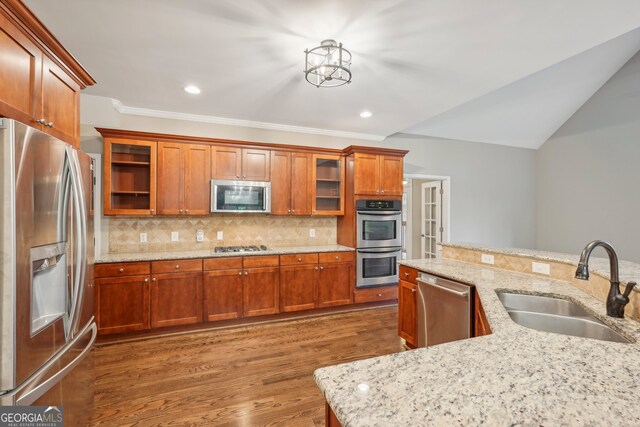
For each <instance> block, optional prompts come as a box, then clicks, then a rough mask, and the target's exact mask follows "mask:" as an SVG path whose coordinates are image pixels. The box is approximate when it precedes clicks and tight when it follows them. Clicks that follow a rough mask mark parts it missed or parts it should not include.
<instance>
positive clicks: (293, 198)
mask: <svg viewBox="0 0 640 427" xmlns="http://www.w3.org/2000/svg"><path fill="white" fill-rule="evenodd" d="M311 161H312V156H311V154H308V153H297V152H286V151H277V150H274V151H272V152H271V213H272V214H273V215H311V182H312V181H311V180H312V170H311V166H312V164H311Z"/></svg>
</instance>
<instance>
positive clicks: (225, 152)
mask: <svg viewBox="0 0 640 427" xmlns="http://www.w3.org/2000/svg"><path fill="white" fill-rule="evenodd" d="M241 172H242V149H241V148H235V147H212V148H211V175H212V176H213V178H214V179H233V180H238V179H241V178H242V173H241Z"/></svg>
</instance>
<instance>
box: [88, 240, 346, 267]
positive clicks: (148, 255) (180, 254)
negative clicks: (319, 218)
mask: <svg viewBox="0 0 640 427" xmlns="http://www.w3.org/2000/svg"><path fill="white" fill-rule="evenodd" d="M267 247H268V248H269V249H268V250H266V251H260V252H225V253H216V252H214V250H213V249H203V250H199V251H176V252H130V253H111V254H107V255H102V256H100V257H98V258H96V260H95V261H94V262H95V263H96V264H104V263H110V262H131V261H160V260H165V259H193V258H218V257H230V256H253V255H285V254H298V253H312V252H348V251H354V249H353V248H349V247H347V246H342V245H322V246H283V247H269V246H267Z"/></svg>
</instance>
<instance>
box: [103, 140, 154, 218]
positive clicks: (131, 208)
mask: <svg viewBox="0 0 640 427" xmlns="http://www.w3.org/2000/svg"><path fill="white" fill-rule="evenodd" d="M156 154H157V143H156V142H155V141H134V140H129V139H120V138H105V140H104V169H103V170H104V184H103V188H104V214H105V215H154V214H155V210H156Z"/></svg>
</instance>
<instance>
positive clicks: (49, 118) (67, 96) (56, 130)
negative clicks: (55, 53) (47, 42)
mask: <svg viewBox="0 0 640 427" xmlns="http://www.w3.org/2000/svg"><path fill="white" fill-rule="evenodd" d="M42 118H43V119H44V120H45V123H46V124H45V126H44V127H43V128H42V129H43V130H44V131H45V132H47V133H49V134H51V135H53V136H55V137H56V138H59V139H61V140H63V141H66V142H68V143H70V144H72V145H74V146H76V147H78V148H79V147H80V86H79V85H78V84H77V83H76V82H74V81H73V80H72V79H71V77H69V75H68V74H67V73H65V72H64V71H63V70H62V69H61V68H60V67H58V66H57V65H56V64H55V63H54V62H53V61H52V60H50V59H49V58H47V57H44V58H43V61H42Z"/></svg>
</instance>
